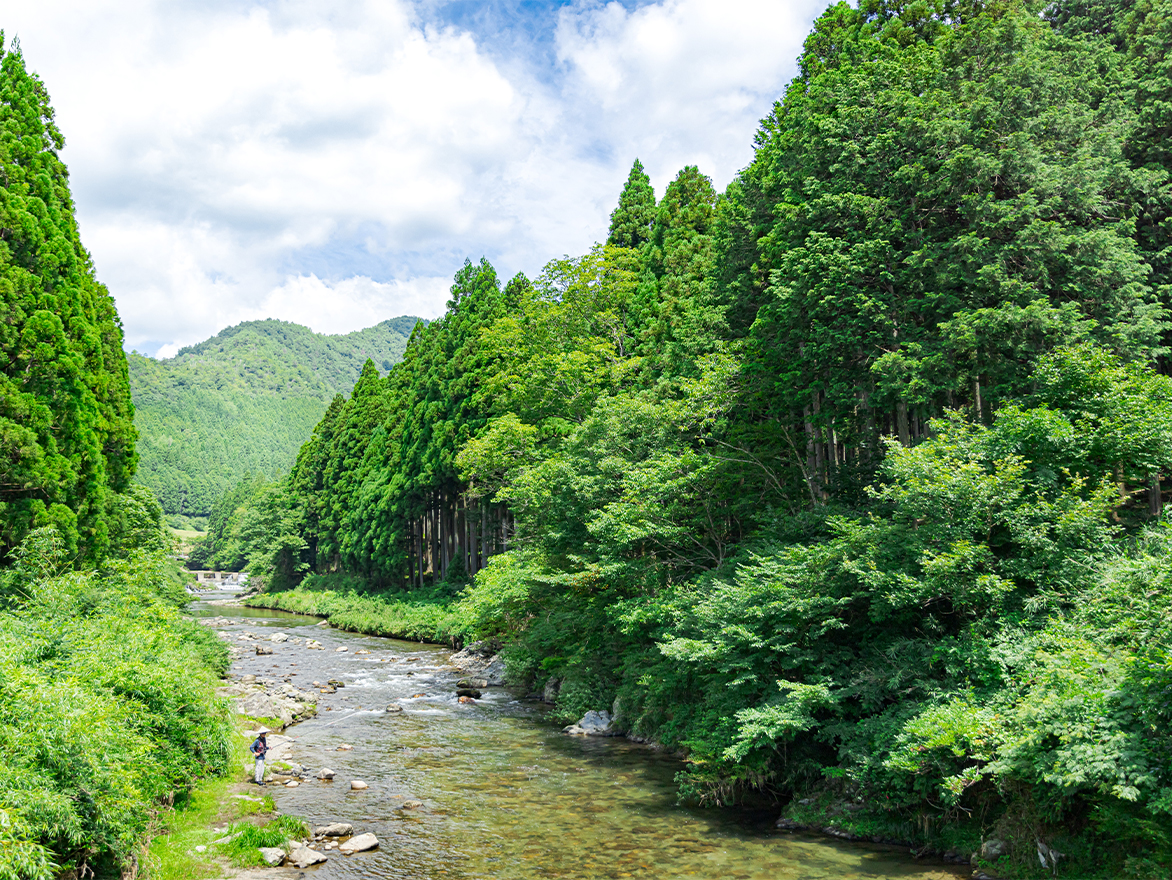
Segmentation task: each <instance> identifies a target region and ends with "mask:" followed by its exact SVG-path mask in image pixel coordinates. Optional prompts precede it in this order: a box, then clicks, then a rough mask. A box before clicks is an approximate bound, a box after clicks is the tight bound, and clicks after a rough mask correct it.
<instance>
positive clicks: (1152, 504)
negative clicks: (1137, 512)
mask: <svg viewBox="0 0 1172 880" xmlns="http://www.w3.org/2000/svg"><path fill="white" fill-rule="evenodd" d="M1148 512H1149V513H1151V515H1152V516H1160V515H1161V514H1163V512H1164V495H1163V488H1162V487H1161V486H1160V472H1159V471H1154V472H1153V473H1152V485H1151V488H1149V489H1148Z"/></svg>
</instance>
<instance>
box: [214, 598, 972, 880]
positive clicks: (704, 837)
mask: <svg viewBox="0 0 1172 880" xmlns="http://www.w3.org/2000/svg"><path fill="white" fill-rule="evenodd" d="M231 596H232V594H230V593H215V592H212V593H202V594H200V596H199V597H198V599H197V601H195V602H193V603H192V606H191V613H192V614H193V615H194V616H195V617H203V618H208V617H225V618H228V619H229V620H230V621H231V625H229V626H217V627H216V629H217V630H219V631H224V632H228V633H230V634H231V635H232V637H233V642H232V643H233V644H237V645H241V646H243V647H245V648H246V649H247V650H248V653H247V654H246V655H245V656H243V657H238V658H235V659H234V660H233V663H232V670H231V671H232V674H234V675H236V676H242V675H248V674H252V675H256V676H257V677H258V678H262V679H268V680H274V681H277V682H281V681H286V680H288V681H291V682H292V683H293V684H294V685H296V686H297V687H298V688H300V689H303V690H313V687H312V684H313V682H314V681H321V682H325V681H327V680H328V679H331V678H332V679H338V680H340V681H343V682H345V685H346V686H345V687H344V688H339V689H338V690H337V692H336V693H334V694H328V695H327V694H320V695H319V696H320V701H319V702H318V715H317V717H316V718H313V719H310V720H308V721H304V722H301V723H299V724H295V725H293V726H292V727H290V728H289V729H287V730H286V731H285V734H286V735H288V736H292V737H293V738H294V744H293V749H292V754H291V757H290V760H291V761H296V762H298V763H300V764H303V765H305V766H307V767H309V768H311V769H312V772H314V773H316V772H317V770H318V769H320V768H321V767H323V766H324V767H329V768H330V769H332V770H334V771H335V772H336V773H337V777H336V779H335V780H334V781H333V782H319V781H318V780H316V779H311V780H307V781H304V782H302V784H301V785H300V786H299V787H297V788H285V787H283V786H280V785H273V784H270V785H268V786H267V787H266V789H265V791H266V792H267V793H268V794H270V795H272V797H273V799H274V801H275V802H276V804H277V809H278V811H279V812H281V813H285V814H290V815H296V816H300V817H302V818H304V819H306V820H308V821H309V822H310V823H311V824H313V825H322V824H326V823H328V822H349V823H351V824H353V825H354V831H355V833H356V834H357V833H362V832H367V831H370V832H374V833H375V834H376V835H377V836H378V839H379V842H380V846H379V848H378V849H377V850H375V851H372V852H367V853H361V854H358V855H355V856H349V857H347V856H342V855H340V854H339V853H338V852H337V851H336V850H335V851H333V852H331V853H328V855H329V861H327V862H326V863H325V864H324V865H321V866H320V867H317V868H313V869H311V873H312V874H313V875H314V880H350V878H389V880H400V878H402V880H408V878H410V880H474V878H475V880H481V878H485V880H489V878H491V880H530V878H567V880H569V878H573V880H593V878H623V877H631V878H675V877H694V878H704V880H731V878H736V880H741V878H743V880H821V878H834V880H863V878H868V880H877V878H901V880H902V878H916V880H956V878H958V877H962V876H967V875H968V872H967V871H964V872H961V871H960V869H959V868H957V867H954V866H944V865H942V864H938V863H937V864H925V863H923V862H914V861H913V860H912V859H911V857H910V855H909V854H908V853H907V852H906V851H905V850H901V849H898V848H891V847H882V846H868V845H864V844H856V843H839V842H835V841H833V840H831V839H827V838H823V837H818V836H813V835H805V834H801V833H793V832H786V831H780V830H778V829H776V828H775V827H774V820H775V819H776V817H777V811H776V810H773V811H770V812H768V813H759V812H752V811H746V810H736V809H719V810H718V809H700V808H696V807H688V806H682V805H679V804H677V803H676V784H675V782H674V776H675V774H676V773H677V772H678V771H679V770H680V769H681V767H682V764H681V762H680V761H679V760H678V759H677V758H674V757H672V756H669V755H666V754H664V753H662V752H659V751H656V750H655V749H653V748H650V747H648V746H644V745H637V744H635V743H631V742H629V741H627V740H624V739H620V738H606V739H601V738H594V737H580V736H567V735H565V734H563V733H562V732H561V730H560V728H559V727H556V726H554V725H552V724H550V723H548V722H547V721H545V720H544V715H545V707H544V706H543V705H542V704H541V703H537V702H534V701H528V700H524V699H521V698H520V697H519V696H518V695H517V694H516V693H513V692H511V691H510V690H507V689H505V688H488V689H486V690H485V691H484V696H483V699H481V700H478V701H476V702H475V703H471V704H468V703H464V704H461V703H459V702H457V699H456V681H457V679H459V678H460V677H462V675H463V674H462V673H461V672H460V671H459V670H457V669H455V668H454V667H452V666H450V665H448V658H449V656H450V655H451V652H450V651H449V650H447V649H445V648H443V647H441V646H436V645H424V644H417V643H414V642H404V641H399V640H396V639H386V638H379V637H375V636H363V635H357V634H355V633H347V632H342V631H339V630H336V629H332V628H327V627H324V626H316V624H318V623H319V620H318V618H314V617H306V616H303V615H297V614H289V613H285V612H280V611H270V610H267V609H254V608H243V607H235V606H231V605H229V606H224V605H210V604H209V601H212V600H217V599H226V598H230V597H231ZM278 630H279V631H281V632H285V633H287V634H289V635H290V636H294V637H297V638H299V639H301V640H302V642H301V643H300V644H293V643H290V642H284V643H279V644H272V643H266V644H271V647H272V648H273V654H272V655H264V656H254V655H253V654H252V653H251V650H252V644H253V643H251V642H247V641H244V642H241V641H237V640H236V636H238V635H239V634H240V633H243V632H245V631H248V632H253V633H256V634H257V635H258V636H261V637H264V636H266V635H270V634H272V633H275V632H277V631H278ZM305 638H316V639H318V640H319V641H320V642H321V644H322V645H323V647H324V650H321V651H318V650H308V649H307V648H306V647H305V644H304V639H305ZM338 648H346V649H347V650H346V651H345V652H338V651H337V649H338ZM360 650H363V651H368V652H369V653H363V654H359V653H356V652H357V651H360ZM393 702H397V703H399V704H401V705H402V706H403V708H404V711H403V712H397V713H388V712H386V711H385V710H386V706H387V704H389V703H393ZM343 744H348V745H350V746H352V749H351V750H348V751H338V750H337V749H338V746H340V745H343ZM352 779H361V780H363V781H364V782H366V783H367V784H368V785H369V788H368V789H366V790H365V791H351V790H350V785H349V783H350V780H352ZM412 802H421V805H419V806H415V805H414V804H413V803H412ZM405 805H406V806H405Z"/></svg>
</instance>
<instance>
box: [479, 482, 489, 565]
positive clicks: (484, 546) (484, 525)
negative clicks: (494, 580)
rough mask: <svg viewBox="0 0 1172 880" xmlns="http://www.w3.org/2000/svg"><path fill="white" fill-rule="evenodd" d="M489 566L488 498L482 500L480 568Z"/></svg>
mask: <svg viewBox="0 0 1172 880" xmlns="http://www.w3.org/2000/svg"><path fill="white" fill-rule="evenodd" d="M487 564H488V497H487V496H486V497H484V498H481V499H480V567H481V568H484V566H485V565H487Z"/></svg>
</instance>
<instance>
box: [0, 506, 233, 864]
mask: <svg viewBox="0 0 1172 880" xmlns="http://www.w3.org/2000/svg"><path fill="white" fill-rule="evenodd" d="M13 556H14V558H15V562H14V564H13V566H12V567H11V568H10V569H9V570H8V571H6V572H4V574H3V575H2V576H0V595H3V596H5V597H7V599H8V610H6V611H4V612H3V613H0V691H2V692H3V694H2V697H3V698H2V699H0V814H2V815H3V817H4V822H3V823H2V825H0V827H2V828H3V832H2V833H3V835H4V836H5V839H7V840H9V841H10V842H12V843H13V845H12V847H11V848H7V847H6V848H5V849H4V850H3V851H0V872H2V873H4V875H5V876H13V877H21V878H24V880H30V878H45V880H48V878H50V877H52V876H55V874H56V873H57V872H58V871H59V870H68V869H70V868H77V869H79V870H80V869H81V868H82V867H83V866H91V867H93V868H94V869H102V870H110V869H116V868H117V867H118V866H119V865H122V864H128V863H130V862H132V861H133V859H134V858H135V857H136V852H137V848H138V845H139V843H140V842H141V840H142V838H143V835H144V834H145V833H146V832H147V830H148V826H149V823H150V820H151V817H152V815H153V814H154V812H155V811H156V810H157V808H158V805H159V804H160V803H161V802H162V801H163V800H164V799H170V798H171V797H173V796H174V795H175V794H176V793H178V792H182V791H183V790H185V789H186V788H188V787H189V786H190V785H191V784H192V783H193V782H194V781H195V780H197V779H200V778H201V777H206V776H209V775H213V774H218V773H222V772H223V771H224V769H225V768H226V766H227V762H228V758H229V750H230V747H231V738H232V736H233V731H232V724H231V721H230V718H229V715H228V712H227V708H226V706H225V705H224V703H223V702H222V701H221V700H219V699H217V698H215V697H214V695H213V693H214V688H215V687H216V685H217V683H218V679H219V678H220V676H221V675H222V674H223V673H224V671H225V670H226V669H227V666H228V652H227V649H226V648H225V647H224V646H223V645H222V644H221V643H220V641H219V640H218V639H217V638H216V637H215V635H214V634H212V633H210V632H208V631H207V630H205V629H204V628H203V627H200V626H199V625H197V624H196V623H194V622H193V621H190V620H187V619H185V618H183V617H181V616H180V614H179V608H178V605H179V604H180V603H182V602H184V601H186V594H185V592H184V590H183V588H182V587H181V586H179V585H178V584H177V583H176V581H175V580H174V579H173V578H172V577H171V574H170V571H171V563H170V562H169V561H168V560H167V559H166V558H165V557H164V556H162V554H160V553H154V554H144V553H139V554H135V555H133V556H132V557H130V558H129V559H127V560H122V561H118V562H113V563H110V564H108V565H107V567H106V568H104V569H103V570H101V571H78V572H71V571H68V570H67V569H66V568H65V567H64V563H65V562H66V560H67V551H66V550H65V547H64V542H63V541H62V539H61V538H60V536H59V535H58V534H57V533H56V531H55V530H54V529H52V528H44V529H39V530H37V531H34V532H33V533H31V534H30V535H29V537H28V538H27V539H26V541H25V543H24V544H23V545H22V546H21V548H19V552H17V553H14V554H13Z"/></svg>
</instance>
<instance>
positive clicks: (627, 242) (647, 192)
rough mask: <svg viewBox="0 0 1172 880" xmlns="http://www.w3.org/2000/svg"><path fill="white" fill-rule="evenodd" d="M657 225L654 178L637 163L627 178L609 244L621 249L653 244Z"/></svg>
mask: <svg viewBox="0 0 1172 880" xmlns="http://www.w3.org/2000/svg"><path fill="white" fill-rule="evenodd" d="M654 222H655V190H654V189H652V187H651V178H650V177H648V176H647V172H645V171H644V170H643V163H642V162H640V161H639V160H638V159H636V160H635V164H634V165H632V166H631V173H630V174H629V175H627V185H626V186H624V187H623V192H622V194H621V195H620V196H619V206H618V207H617V208H615V209H614V210H613V211H612V212H611V215H610V234H609V235H608V236H607V239H606V243H607V244H613V245H617V246H618V247H625V248H637V247H640V246H642V245H643V244H644V243H645V242H647V241H650V240H651V225H652V224H653V223H654Z"/></svg>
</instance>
